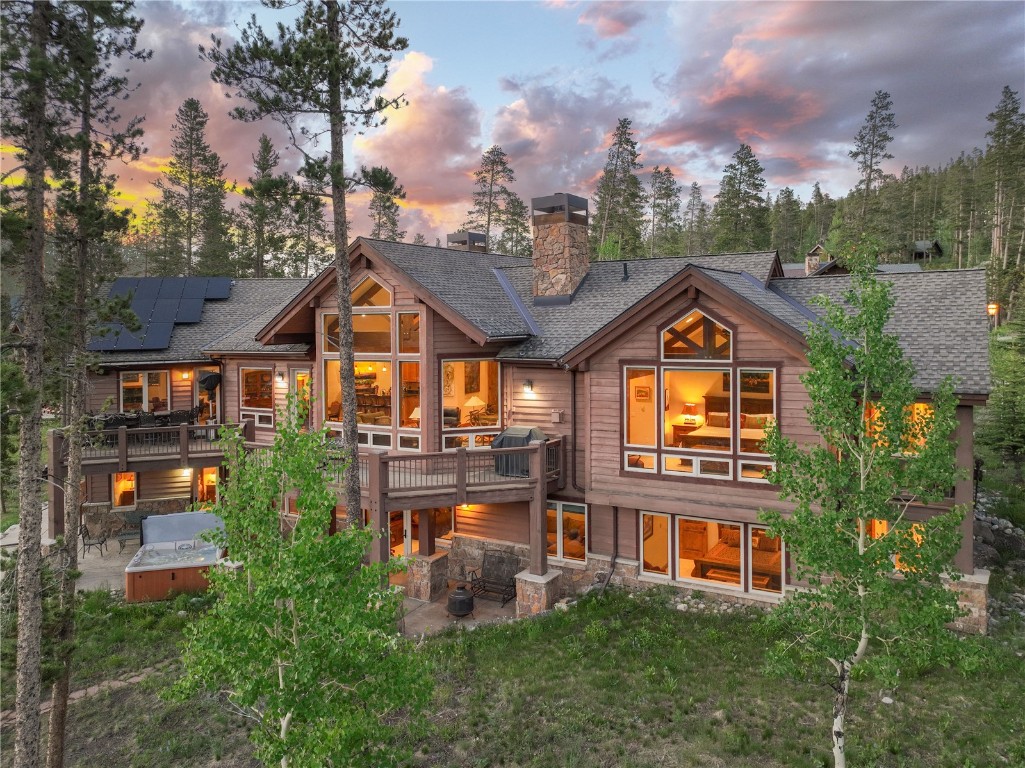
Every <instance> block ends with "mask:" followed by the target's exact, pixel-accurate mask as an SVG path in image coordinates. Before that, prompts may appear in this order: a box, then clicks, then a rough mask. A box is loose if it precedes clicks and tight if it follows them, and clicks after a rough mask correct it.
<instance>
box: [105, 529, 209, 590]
mask: <svg viewBox="0 0 1025 768" xmlns="http://www.w3.org/2000/svg"><path fill="white" fill-rule="evenodd" d="M220 557H221V550H220V549H219V548H217V547H215V546H214V545H213V544H210V543H209V542H206V541H202V540H201V539H188V540H181V541H158V542H154V543H152V544H143V545H142V547H140V548H139V551H138V552H136V553H135V557H133V558H132V561H131V562H130V563H129V564H128V566H127V567H126V568H125V600H126V601H127V602H130V603H135V602H141V601H145V600H164V599H166V598H167V597H168V596H170V595H174V594H178V593H180V592H204V591H206V587H207V581H206V572H207V570H209V568H210V566H211V565H213V564H214V563H216V562H217V560H218V559H219V558H220Z"/></svg>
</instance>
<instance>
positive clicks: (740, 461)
mask: <svg viewBox="0 0 1025 768" xmlns="http://www.w3.org/2000/svg"><path fill="white" fill-rule="evenodd" d="M660 339H661V360H660V361H659V362H658V363H655V364H653V365H651V366H644V365H630V366H625V367H624V369H623V430H624V441H623V442H624V445H623V454H622V458H623V465H622V466H623V468H624V469H625V470H627V471H631V472H648V473H658V474H662V475H664V476H667V477H679V478H684V477H700V478H709V479H714V480H740V481H742V482H751V483H765V482H767V480H766V477H767V475H768V473H769V472H770V471H771V469H772V466H773V465H772V462H771V460H770V459H769V457H768V456H767V455H766V453H765V446H764V441H765V433H766V429H767V428H768V427H769V426H770V425H771V424H772V423H773V422H774V421H775V419H776V413H777V402H776V390H777V381H776V378H777V371H776V369H775V367H772V368H770V367H764V366H763V367H757V366H752V365H744V364H743V363H737V362H735V361H734V355H733V333H732V331H731V330H730V329H729V328H727V327H726V326H725V325H723V324H722V323H720V322H718V321H716V320H715V319H714V318H712V317H709V316H707V315H705V314H703V313H702V312H700V311H698V310H696V309H695V310H692V311H690V312H688V313H687V314H686V315H685V316H684V317H683V318H681V319H680V320H678V321H676V322H675V323H673V324H671V325H670V326H668V327H666V328H664V329H663V330H662V331H661V334H660Z"/></svg>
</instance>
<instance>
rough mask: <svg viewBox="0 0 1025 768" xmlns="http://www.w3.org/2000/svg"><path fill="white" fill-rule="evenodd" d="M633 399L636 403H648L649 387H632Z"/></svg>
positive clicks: (649, 396)
mask: <svg viewBox="0 0 1025 768" xmlns="http://www.w3.org/2000/svg"><path fill="white" fill-rule="evenodd" d="M634 400H635V401H636V402H638V403H650V402H651V387H634Z"/></svg>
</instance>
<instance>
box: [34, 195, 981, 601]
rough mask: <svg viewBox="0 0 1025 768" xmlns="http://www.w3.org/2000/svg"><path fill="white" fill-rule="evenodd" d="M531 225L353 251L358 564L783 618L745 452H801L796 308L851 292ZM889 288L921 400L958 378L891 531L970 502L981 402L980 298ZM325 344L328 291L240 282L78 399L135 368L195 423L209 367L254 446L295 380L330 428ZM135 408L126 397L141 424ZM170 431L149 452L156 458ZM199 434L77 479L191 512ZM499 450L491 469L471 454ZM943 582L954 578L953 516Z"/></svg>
mask: <svg viewBox="0 0 1025 768" xmlns="http://www.w3.org/2000/svg"><path fill="white" fill-rule="evenodd" d="M532 208H533V211H534V217H533V222H534V233H535V234H534V238H535V239H534V255H533V259H519V258H514V257H509V256H502V255H497V254H492V253H481V252H477V251H475V250H455V249H448V248H439V247H430V246H414V245H408V244H404V243H392V242H386V241H381V240H370V239H366V238H359V239H357V240H356V241H355V242H354V243H352V245H351V246H350V247H349V259H350V265H351V270H352V285H353V286H354V289H353V294H352V304H353V325H354V347H355V357H356V362H355V367H356V381H357V414H356V416H357V422H358V424H359V427H358V429H359V444H360V447H361V456H360V475H361V484H362V487H363V506H364V511H365V516H366V518H367V519H368V520H369V521H371V522H372V524H373V525H374V527H375V528H377V529H378V530H382V531H385V532H386V533H385V535H384V537H383V538H382V539H381V540H380V543H379V544H378V545H377V546H375V547H374V551H373V553H372V556H373V557H375V558H385V557H389V556H391V555H393V554H405V555H408V556H410V557H411V568H410V576H409V581H408V584H407V591H408V593H409V594H410V595H411V596H415V597H420V598H425V599H427V598H433V597H434V596H436V595H437V594H438V593H439V591H440V590H442V589H444V584H445V580H446V579H447V578H454V579H460V578H464V577H466V574H467V571H468V570H469V569H471V568H474V567H476V566H478V565H479V563H480V561H481V556H482V552H483V549H484V547H485V546H493V547H499V548H502V549H505V550H507V551H512V552H514V553H516V554H517V555H518V556H519V557H520V559H521V564H522V566H523V571H522V573H520V574H519V576H518V577H517V604H518V605H517V608H518V611H519V612H520V613H529V612H535V611H537V610H541V609H544V608H547V607H550V606H551V605H552V604H553V602H554V601H555V600H557V599H559V598H560V597H562V596H563V595H566V594H572V593H574V592H576V591H577V590H578V589H580V588H582V587H584V586H586V585H589V584H592V583H594V582H595V581H596V580H597V579H602V578H608V577H609V576H610V574H611V576H612V578H614V579H615V580H617V581H621V582H623V583H626V584H628V585H630V586H632V587H633V586H644V585H651V584H667V585H673V586H678V587H681V588H691V589H702V590H705V591H708V592H715V593H720V594H724V595H732V596H733V597H735V598H736V599H742V600H753V601H767V602H771V601H773V600H777V599H779V597H780V595H781V593H782V591H783V589H784V588H785V586H786V584H787V583H788V579H789V569H788V567H787V566H788V553H787V551H786V546H785V542H780V541H778V540H775V539H771V538H769V537H768V536H767V535H766V533H765V529H764V527H763V526H762V525H761V524H759V522H758V513H759V510H760V509H763V508H766V507H775V508H779V507H781V506H782V507H783V508H784V509H786V508H787V507H788V505H787V504H786V503H781V502H780V501H779V499H778V496H777V494H778V490H777V488H775V487H774V486H771V485H770V484H769V483H768V482H767V481H766V480H765V477H764V475H765V472H766V471H767V470H768V469H769V468H770V467H771V465H772V463H771V460H770V458H769V457H768V456H767V455H765V453H764V452H763V451H762V449H761V447H760V441H761V438H762V436H763V435H764V428H765V425H766V423H767V422H768V421H770V420H777V421H778V422H779V424H780V427H781V429H782V431H783V433H784V434H785V435H787V436H789V437H792V438H794V439H796V440H797V441H798V442H815V441H817V440H818V437H817V435H816V434H815V432H814V431H813V430H812V428H811V427H810V425H809V423H808V420H807V417H806V415H805V408H806V406H807V405H808V396H807V394H806V392H805V389H804V386H803V385H802V384H801V381H800V376H801V374H802V373H804V372H805V371H807V370H808V361H807V354H806V353H807V346H806V340H805V331H806V329H807V327H808V324H809V322H811V321H812V320H814V319H815V317H816V312H820V311H821V310H819V309H817V308H815V307H814V305H813V304H812V301H811V300H812V299H813V298H814V297H815V296H816V295H820V294H827V295H830V296H832V297H833V298H839V297H840V296H841V295H842V293H843V291H844V290H845V289H846V288H847V287H848V286H849V285H850V278H849V277H847V276H842V275H840V276H834V277H828V278H826V277H824V278H822V279H816V280H808V279H803V278H802V279H787V278H785V277H784V276H783V270H782V266H781V264H780V261H779V258H778V256H777V255H776V254H775V253H744V254H723V255H713V256H701V257H694V258H659V259H641V260H635V261H626V262H620V261H613V262H589V261H588V254H587V237H586V235H587V209H586V201H584V200H583V199H581V198H577V197H574V196H571V195H553V196H550V197H546V198H536V199H534V200H533V201H532ZM465 242H466V245H465V247H467V248H469V247H471V245H472V239H470V238H465ZM885 279H887V280H889V281H890V282H891V284H892V285H893V296H894V299H895V301H896V304H895V308H894V315H893V319H892V321H891V323H890V329H891V330H892V331H893V332H894V333H896V334H898V335H899V336H900V338H901V343H902V346H903V347H904V349H905V351H906V353H907V354H908V356H909V357H910V359H911V360H912V361H913V363H914V365H915V368H916V371H917V373H916V378H915V381H914V383H915V385H916V386H917V387H918V388H919V389H920V390H921V392H922V400H923V401H924V402H927V401H928V398H929V393H930V392H933V391H935V390H936V387H937V386H938V385H939V383H940V381H941V380H942V379H943V378H944V377H945V376H947V375H952V376H954V377H955V380H956V382H957V384H956V388H955V389H956V393H957V396H958V398H959V405H958V410H957V417H958V428H957V434H956V435H955V439H956V440H957V441H958V449H957V461H958V464H959V465H961V466H963V467H964V468H965V469H966V472H965V473H964V476H963V477H962V478H961V479H960V480H959V481H958V483H957V485H956V487H955V488H954V489H952V495H951V497H950V498H948V499H947V500H945V501H944V502H943V503H941V504H938V505H935V506H933V507H926V506H918V507H915V508H914V509H913V510H912V513H911V516H912V518H913V519H921V518H924V517H928V516H929V515H932V514H935V513H936V512H938V511H940V510H943V509H948V508H949V507H950V506H951V505H952V504H954V503H966V504H970V503H971V500H972V491H973V487H972V476H971V472H970V471H967V470H970V468H971V467H972V446H973V443H972V433H973V419H974V416H973V414H974V407H975V406H976V405H981V404H983V403H984V402H985V400H986V397H987V393H988V391H989V374H988V370H989V365H988V357H987V349H988V346H987V317H986V311H985V307H986V296H985V277H984V273H983V272H982V271H981V270H962V271H936V272H918V273H892V274H888V275H886V276H885ZM953 297H956V300H951V299H952V298H953ZM940 306H942V307H944V310H943V311H942V312H937V311H936V309H937V307H940ZM235 311H237V312H238V314H237V315H234V314H232V313H233V312H235ZM229 317H231V318H233V319H229ZM337 322H338V321H337V303H336V295H335V278H334V272H333V271H332V270H331V269H328V270H325V272H323V273H322V274H321V275H319V276H318V277H317V278H315V279H314V280H312V281H309V282H308V283H307V282H305V281H286V280H279V281H275V280H261V281H255V280H248V281H247V280H239V281H236V282H235V283H234V284H233V285H232V286H231V291H230V296H229V297H228V298H225V299H218V300H208V301H207V303H206V304H205V305H204V309H203V315H202V318H201V321H200V322H199V323H198V324H196V325H176V326H175V327H174V329H173V333H172V334H171V339H170V342H169V345H168V347H167V350H160V351H152V352H149V353H138V354H129V353H124V354H122V353H120V352H117V351H113V352H104V353H101V354H102V356H103V358H104V368H105V370H106V371H107V373H106V375H105V376H103V377H96V378H94V379H93V385H94V390H95V392H96V394H95V395H94V399H93V401H92V402H93V403H94V407H95V404H96V403H98V402H100V401H101V400H102V399H103V398H104V397H107V396H111V395H116V394H117V392H118V384H117V382H119V381H120V382H121V384H120V391H121V396H120V397H121V400H120V402H121V403H125V402H128V403H129V404H134V403H135V402H136V401H137V400H138V398H137V397H135V394H134V392H132V393H131V396H129V397H128V399H127V400H126V395H125V394H124V393H125V389H126V386H129V384H130V386H135V383H134V382H135V379H131V378H130V377H132V376H133V375H134V374H135V373H136V372H139V373H144V374H145V377H144V381H145V382H146V384H147V385H148V387H153V386H155V387H156V389H157V391H158V396H160V397H162V396H163V393H164V392H165V391H167V386H170V387H171V388H172V389H173V391H172V392H171V399H172V400H174V407H178V405H179V403H181V405H182V406H185V405H187V404H190V403H193V402H196V403H198V402H200V399H199V398H201V393H199V392H198V391H197V390H196V389H195V388H194V386H193V385H191V384H185V383H182V382H183V381H188V380H183V379H182V376H183V374H185V373H188V374H189V375H190V376H192V377H195V376H197V375H198V373H199V372H200V371H201V370H204V369H206V368H210V369H216V371H217V372H218V373H220V374H221V376H222V383H221V385H220V387H219V389H218V390H217V392H218V398H219V399H218V400H217V403H216V408H217V409H218V411H217V414H218V417H219V419H220V420H221V421H239V420H244V421H246V422H247V423H251V424H252V425H253V426H251V427H247V428H248V429H249V430H250V432H249V434H250V435H251V436H252V437H253V438H254V439H255V440H256V441H261V440H263V441H266V439H269V436H270V434H271V429H272V427H273V421H274V418H275V416H274V407H275V406H279V405H280V404H281V402H282V400H283V397H284V395H285V393H286V392H288V391H293V390H296V389H297V388H299V387H300V386H302V385H303V383H304V381H308V382H309V385H310V391H311V392H312V393H313V397H314V405H313V412H312V421H313V423H314V425H315V426H319V425H322V424H323V425H325V426H326V427H327V428H328V429H329V430H332V431H336V430H340V428H341V424H340V418H341V413H340V402H341V397H340V393H339V385H338V378H339V371H338V366H339V362H338V358H339V354H338V342H337ZM206 326H216V327H212V328H209V332H208V333H206V335H203V334H204V333H205V332H201V330H200V329H202V328H204V327H206ZM186 334H191V336H189V340H188V341H186V338H185V337H186ZM186 346H190V347H191V349H192V352H191V353H190V352H187V351H186V350H185V347H186ZM169 350H174V351H175V354H173V355H172V354H171V353H170V352H169ZM143 355H148V356H143ZM154 372H157V375H156V376H155V377H153V373H154ZM162 376H166V378H167V380H168V381H169V382H170V384H169V385H164V384H163V383H162V382H163V381H164V379H163V378H161V377H162ZM126 377H128V378H126ZM151 377H152V378H151ZM306 377H308V379H307V378H306ZM126 381H128V382H129V384H126V383H125V382H126ZM152 382H156V383H155V384H153V383H152ZM152 398H153V394H152V393H151V392H148V391H146V392H143V398H142V402H143V403H144V406H143V407H146V406H145V404H146V403H150V402H151V401H152ZM117 407H121V406H120V405H119V406H115V408H117ZM511 427H535V428H538V429H539V430H540V431H541V432H543V433H544V434H545V435H546V436H547V438H548V440H547V442H544V443H538V442H531V443H529V444H527V445H522V443H518V442H517V440H518V439H521V438H522V439H523V440H528V439H529V434H530V433H527V431H526V430H518V431H517V430H510V429H509V428H511ZM168 429H170V428H167V427H164V428H157V430H156V431H155V432H154V434H155V435H156V437H157V442H158V444H159V443H160V441H162V440H166V439H167V438H166V436H164V432H166V431H167V430H168ZM204 429H206V430H208V429H209V428H206V427H203V426H188V427H179V430H180V437H181V440H180V442H175V443H174V450H175V451H177V453H175V454H174V455H172V456H170V457H168V456H166V455H162V456H161V458H159V459H157V458H154V457H153V455H150V454H147V455H146V456H143V455H139V456H138V458H135V457H133V455H132V454H131V451H130V450H129V448H130V442H131V434H130V433H131V432H133V430H132V429H126V430H124V431H123V432H124V434H121V435H120V436H118V440H115V441H113V442H114V443H115V445H114V446H112V447H108V448H107V453H106V454H104V455H103V456H96V457H94V458H91V459H89V460H88V462H87V463H89V462H93V465H94V466H95V470H94V469H93V468H89V469H87V473H89V474H90V483H89V497H88V498H89V502H90V503H92V504H99V505H100V506H101V507H102V506H103V505H109V504H110V503H111V498H112V496H113V498H114V501H115V502H116V503H121V502H123V501H124V500H125V499H121V500H120V501H119V500H118V499H117V488H118V483H119V480H118V478H119V477H120V476H121V475H122V474H124V473H126V472H130V471H135V472H136V473H137V477H138V479H137V480H136V488H137V489H138V491H137V503H140V504H141V503H144V502H146V501H147V500H148V499H150V498H152V496H151V494H152V493H157V492H159V493H163V492H164V491H163V489H164V488H167V483H168V481H164V482H163V485H161V483H160V482H158V481H159V479H160V478H162V477H164V475H160V474H157V475H154V477H153V479H152V480H151V479H150V478H149V474H150V472H151V470H149V469H148V468H147V464H146V462H157V461H158V460H159V461H161V462H168V463H169V465H173V466H174V468H175V469H176V470H178V475H180V476H181V477H182V479H181V480H179V481H178V485H177V486H176V488H177V490H178V491H179V492H180V493H179V495H180V497H181V498H182V499H184V498H185V497H186V495H187V496H188V498H190V499H201V498H202V497H203V496H204V495H208V494H207V493H206V492H205V491H202V490H201V486H202V484H201V483H197V481H196V479H195V474H196V472H195V471H193V472H192V475H193V479H192V480H191V481H189V482H191V486H188V484H187V482H186V480H185V475H184V473H182V472H181V471H180V470H181V469H182V468H189V467H192V468H194V470H195V469H201V470H202V471H203V472H206V471H207V470H206V469H203V468H208V467H216V456H215V455H210V454H203V455H201V456H199V457H195V456H194V455H193V453H192V452H191V450H192V449H191V447H190V446H191V445H192V444H193V442H194V441H195V440H196V438H197V437H198V438H200V439H202V438H205V433H204V432H203V430H204ZM161 430H163V431H161ZM137 431H138V430H137ZM512 432H515V434H510V433H512ZM521 433H522V434H521ZM524 434H525V435H526V436H524ZM533 434H534V435H536V434H538V432H534V433H533ZM496 439H497V440H498V443H499V444H501V445H502V446H503V447H502V448H500V449H498V450H489V448H490V447H491V445H492V443H493V442H494V441H495V440H496ZM176 440H177V438H176ZM195 445H197V446H198V445H200V443H198V442H197V443H195ZM203 445H204V447H212V446H210V444H208V443H207V444H203ZM516 445H520V446H521V447H504V446H516ZM111 454H117V455H111ZM175 462H177V463H175ZM152 471H156V472H166V471H167V470H166V469H165V466H164V464H161V465H160V468H159V469H158V470H152ZM176 477H177V476H176V475H174V473H173V472H172V473H171V476H170V477H169V478H168V479H169V480H170V479H173V478H176ZM157 488H159V489H161V490H160V491H157V490H151V489H157ZM186 491H187V492H188V493H186ZM51 509H54V506H52V505H51ZM342 513H343V512H342V510H339V514H342ZM52 517H53V516H52V515H51V518H52ZM57 522H58V521H56V520H54V519H51V526H54V525H56V524H57ZM956 565H957V566H958V568H960V569H961V570H962V571H963V572H964V573H966V574H969V575H970V574H972V573H973V565H972V516H971V513H969V514H967V515H966V516H965V519H964V522H963V525H962V546H961V549H960V551H959V552H958V554H957V558H956ZM969 581H970V580H969ZM983 614H984V610H983Z"/></svg>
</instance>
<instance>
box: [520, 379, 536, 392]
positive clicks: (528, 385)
mask: <svg viewBox="0 0 1025 768" xmlns="http://www.w3.org/2000/svg"><path fill="white" fill-rule="evenodd" d="M533 391H534V382H533V381H531V380H530V379H527V380H526V381H524V382H523V394H525V395H529V394H530V393H531V392H533Z"/></svg>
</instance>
